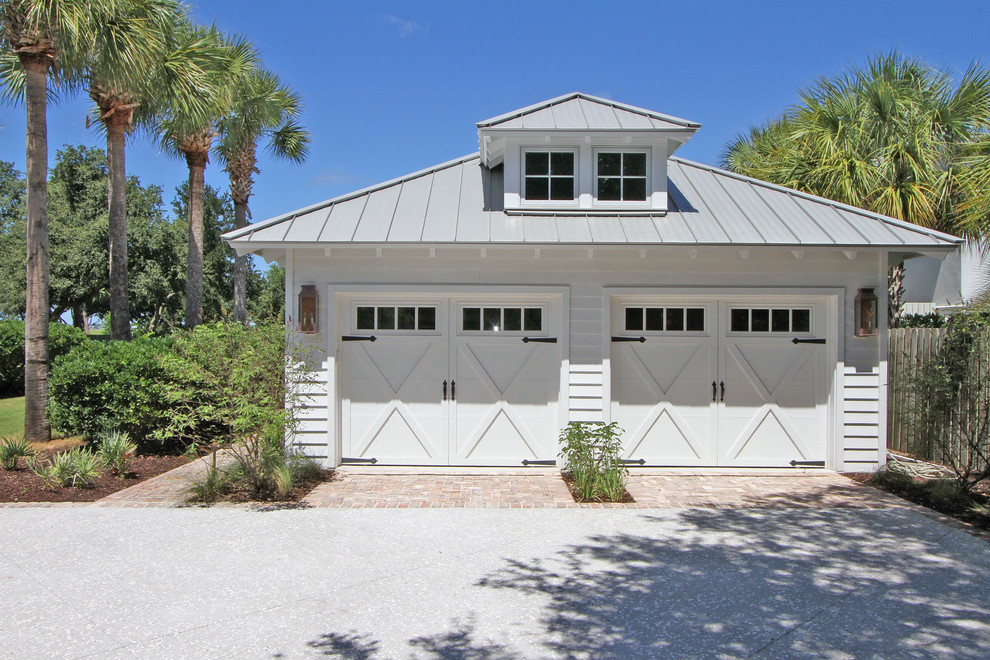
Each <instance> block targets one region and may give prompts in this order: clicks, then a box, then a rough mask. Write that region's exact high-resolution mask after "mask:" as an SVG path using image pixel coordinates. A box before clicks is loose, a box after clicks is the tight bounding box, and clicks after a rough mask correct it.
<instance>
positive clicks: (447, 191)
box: [225, 93, 962, 471]
mask: <svg viewBox="0 0 990 660" xmlns="http://www.w3.org/2000/svg"><path fill="white" fill-rule="evenodd" d="M699 128H700V126H699V124H697V123H694V122H690V121H685V120H682V119H678V118H676V117H671V116H668V115H663V114H659V113H656V112H652V111H648V110H644V109H641V108H636V107H632V106H628V105H624V104H621V103H616V102H613V101H609V100H606V99H601V98H597V97H593V96H589V95H586V94H578V93H575V94H569V95H566V96H563V97H560V98H556V99H552V100H550V101H546V102H544V103H540V104H537V105H534V106H531V107H528V108H524V109H521V110H517V111H514V112H511V113H508V114H505V115H501V116H498V117H495V118H493V119H489V120H487V121H483V122H481V123H479V124H478V125H477V129H478V138H479V152H478V153H475V154H471V155H469V156H466V157H463V158H459V159H456V160H453V161H450V162H447V163H443V164H441V165H437V166H436V167H432V168H429V169H427V170H423V171H421V172H416V173H413V174H410V175H408V176H405V177H402V178H400V179H396V180H393V181H388V182H386V183H382V184H380V185H376V186H373V187H371V188H368V189H365V190H360V191H357V192H354V193H352V194H349V195H344V196H342V197H338V198H335V199H331V200H329V201H326V202H324V203H321V204H317V205H315V206H311V207H309V208H304V209H301V210H298V211H293V212H291V213H287V214H285V215H282V216H279V217H276V218H273V219H271V220H268V221H265V222H261V223H257V224H254V225H251V226H249V227H246V228H244V229H241V230H237V231H234V232H231V233H229V234H227V235H226V236H225V238H226V239H227V240H228V242H229V243H230V244H231V245H232V246H233V247H234V248H235V249H236V250H237V251H238V253H241V254H245V253H254V254H259V255H261V256H262V257H264V258H265V259H267V260H268V261H277V262H278V263H280V264H282V265H284V266H285V268H286V310H287V323H288V325H289V328H290V330H292V331H293V332H294V337H295V339H296V340H297V341H299V342H301V343H303V344H306V345H308V346H310V347H311V348H312V349H313V350H314V351H315V352H316V353H317V355H318V359H317V360H316V361H315V363H314V365H315V368H316V371H317V377H318V380H319V383H318V385H317V387H315V388H314V391H313V392H312V394H311V396H310V397H308V399H307V400H306V405H305V407H303V408H302V409H301V410H300V415H301V417H302V423H301V425H300V427H299V429H298V430H297V432H296V434H295V437H294V439H293V442H294V444H296V445H297V446H298V447H300V448H301V449H302V450H303V451H305V452H306V453H308V454H310V455H313V456H315V457H319V458H322V459H325V460H326V461H327V462H328V463H329V464H330V465H339V464H341V463H367V464H374V465H434V466H436V465H440V466H470V465H478V466H480V465H491V466H521V465H547V464H550V463H553V462H554V461H556V460H557V454H558V451H559V448H558V442H557V435H558V433H559V431H560V429H561V428H562V427H563V426H565V425H566V424H567V423H568V422H569V421H605V422H611V421H616V422H618V423H619V425H620V426H621V427H622V428H623V429H624V431H625V432H624V434H623V442H624V454H625V455H624V458H625V459H626V460H628V461H629V462H630V463H631V464H633V465H649V466H734V467H735V466H738V467H744V466H754V467H784V466H795V467H819V466H820V467H825V468H829V469H833V470H838V471H866V470H874V469H876V467H877V465H878V461H879V460H880V459H881V457H882V452H883V449H884V447H885V438H886V375H885V374H886V351H887V344H886V318H887V311H886V290H887V269H888V264H889V263H891V262H896V261H899V260H901V259H903V258H905V257H910V256H917V255H925V256H933V257H937V258H944V257H945V256H946V255H947V254H949V253H951V252H953V251H955V250H956V249H957V248H958V245H959V244H960V243H961V242H962V241H961V239H958V238H956V237H954V236H950V235H946V234H942V233H939V232H936V231H933V230H930V229H926V228H923V227H919V226H915V225H911V224H909V223H905V222H902V221H898V220H895V219H892V218H888V217H885V216H881V215H877V214H874V213H869V212H867V211H863V210H861V209H857V208H853V207H849V206H845V205H843V204H838V203H836V202H832V201H829V200H825V199H822V198H818V197H815V196H813V195H808V194H805V193H800V192H797V191H794V190H789V189H786V188H781V187H779V186H775V185H771V184H768V183H764V182H761V181H757V180H754V179H750V178H747V177H743V176H739V175H737V174H733V173H731V172H727V171H723V170H720V169H717V168H714V167H711V166H708V165H702V164H699V163H693V162H689V161H686V160H682V159H680V158H677V157H675V156H674V155H673V154H674V152H675V151H676V150H677V149H678V148H679V147H680V146H682V145H683V144H684V143H686V142H687V141H688V140H689V139H691V137H692V136H693V135H694V134H695V132H696V131H697V130H698V129H699Z"/></svg>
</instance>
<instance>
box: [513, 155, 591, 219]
mask: <svg viewBox="0 0 990 660" xmlns="http://www.w3.org/2000/svg"><path fill="white" fill-rule="evenodd" d="M531 153H535V154H549V153H570V154H574V199H570V200H567V199H526V154H531ZM580 201H581V154H580V150H579V149H578V147H536V146H534V147H523V148H522V149H520V150H519V204H520V208H534V209H562V208H566V209H571V208H574V209H576V208H578V206H579V204H580Z"/></svg>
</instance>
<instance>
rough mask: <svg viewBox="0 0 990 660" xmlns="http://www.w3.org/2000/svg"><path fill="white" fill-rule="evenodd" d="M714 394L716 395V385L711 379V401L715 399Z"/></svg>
mask: <svg viewBox="0 0 990 660" xmlns="http://www.w3.org/2000/svg"><path fill="white" fill-rule="evenodd" d="M716 395H718V385H716V384H715V381H714V380H713V381H712V402H714V401H715V397H716Z"/></svg>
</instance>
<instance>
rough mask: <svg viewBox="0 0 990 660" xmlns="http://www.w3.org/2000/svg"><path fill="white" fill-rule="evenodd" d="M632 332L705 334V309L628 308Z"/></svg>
mask: <svg viewBox="0 0 990 660" xmlns="http://www.w3.org/2000/svg"><path fill="white" fill-rule="evenodd" d="M626 330H627V331H631V332H704V331H705V308H704V307H626Z"/></svg>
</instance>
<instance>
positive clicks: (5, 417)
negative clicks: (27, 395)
mask: <svg viewBox="0 0 990 660" xmlns="http://www.w3.org/2000/svg"><path fill="white" fill-rule="evenodd" d="M14 435H16V436H17V437H22V436H23V435H24V397H22V396H15V397H12V398H10V399H0V438H9V437H11V436H14Z"/></svg>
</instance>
